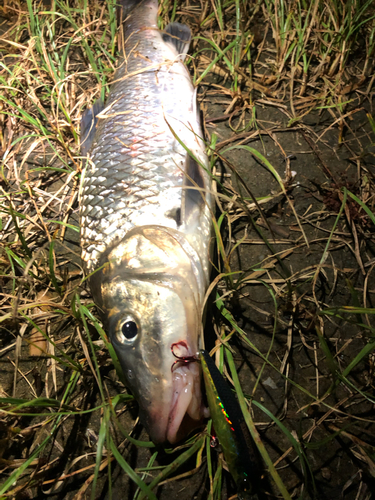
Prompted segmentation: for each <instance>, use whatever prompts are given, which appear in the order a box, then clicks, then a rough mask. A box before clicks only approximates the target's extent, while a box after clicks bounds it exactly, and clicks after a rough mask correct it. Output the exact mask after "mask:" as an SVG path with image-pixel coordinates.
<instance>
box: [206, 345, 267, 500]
mask: <svg viewBox="0 0 375 500" xmlns="http://www.w3.org/2000/svg"><path fill="white" fill-rule="evenodd" d="M199 360H200V362H201V365H202V372H203V380H204V384H205V388H206V394H207V402H208V406H209V408H210V413H211V418H212V422H213V426H214V428H215V432H216V436H217V438H218V440H219V442H220V444H221V447H222V450H223V454H224V458H225V460H226V462H227V464H228V468H229V472H230V473H231V475H232V477H233V479H234V481H235V483H236V486H237V492H238V493H237V494H238V498H239V499H240V500H257V499H258V496H257V495H256V493H255V490H256V489H257V486H258V484H257V483H258V481H259V468H258V464H257V459H256V456H255V453H254V445H253V442H252V438H251V436H250V433H249V430H248V428H247V425H246V422H245V419H244V417H243V414H242V411H241V408H240V406H239V404H238V401H237V400H236V398H235V397H234V395H233V393H232V391H231V389H230V387H229V386H228V384H227V383H226V381H225V379H224V377H223V376H222V374H221V373H220V372H219V370H218V369H217V367H216V365H215V363H214V361H213V359H212V358H211V357H210V355H209V354H208V352H207V351H205V350H201V351H199Z"/></svg>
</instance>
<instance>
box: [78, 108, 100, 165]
mask: <svg viewBox="0 0 375 500" xmlns="http://www.w3.org/2000/svg"><path fill="white" fill-rule="evenodd" d="M103 109H104V102H103V100H102V99H98V100H97V101H96V102H95V103H94V105H93V106H92V108H88V109H86V110H85V112H84V113H83V115H82V118H81V155H82V156H86V155H87V153H88V151H89V149H90V148H91V145H92V143H93V141H94V136H95V130H96V125H97V122H98V118H97V116H98V114H99V113H100V112H101V111H103Z"/></svg>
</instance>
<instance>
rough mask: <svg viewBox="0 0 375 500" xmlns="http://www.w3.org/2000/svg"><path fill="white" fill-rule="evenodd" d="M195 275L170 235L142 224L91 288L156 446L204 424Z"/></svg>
mask: <svg viewBox="0 0 375 500" xmlns="http://www.w3.org/2000/svg"><path fill="white" fill-rule="evenodd" d="M198 267H199V266H198ZM198 270H199V269H198V268H197V265H196V262H194V258H192V255H190V254H189V250H187V249H186V248H183V247H182V246H181V243H180V242H179V241H178V240H177V239H176V238H174V236H173V235H172V236H171V234H170V232H168V231H166V230H165V228H164V229H159V228H158V227H156V228H155V227H147V226H146V227H143V228H141V229H137V230H135V231H132V232H131V234H129V235H128V236H127V238H126V240H124V241H123V242H121V244H119V245H118V246H116V248H115V249H113V250H112V251H111V253H110V254H109V255H108V260H107V264H106V265H104V267H103V268H102V271H101V272H100V273H99V277H97V278H96V281H95V280H94V281H91V283H90V284H91V287H92V289H93V294H94V298H95V300H96V302H97V303H98V304H99V305H100V308H101V309H102V314H103V321H104V324H105V328H106V330H107V332H108V335H109V338H110V340H111V342H112V344H113V346H114V348H115V351H116V353H117V356H118V358H119V361H120V364H121V367H122V370H123V373H124V375H125V378H126V382H127V385H128V386H129V388H130V389H131V391H132V393H133V394H134V396H135V398H136V399H137V401H138V403H139V407H140V418H141V422H142V423H143V425H144V426H145V427H146V429H147V430H148V432H149V434H150V437H151V439H152V440H153V441H154V442H155V443H163V442H166V441H169V442H170V443H171V444H173V443H175V442H177V441H179V440H180V439H182V438H183V437H185V436H186V435H187V434H188V432H189V431H190V430H192V429H193V428H196V427H197V426H198V425H199V424H200V423H201V422H202V419H203V414H204V407H203V405H202V397H201V382H200V366H199V364H198V363H196V362H194V361H193V359H194V357H195V355H196V353H197V351H198V337H199V334H200V331H201V328H202V320H201V313H202V311H201V307H200V298H199V292H198V289H199V286H198V284H197V276H199V273H198ZM96 274H97V273H95V274H94V275H93V276H95V275H96ZM95 295H96V297H95ZM176 356H177V357H176Z"/></svg>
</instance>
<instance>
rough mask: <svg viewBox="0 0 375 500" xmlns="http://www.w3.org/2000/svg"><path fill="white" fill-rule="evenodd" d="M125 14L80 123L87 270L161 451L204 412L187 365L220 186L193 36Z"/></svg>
mask: <svg viewBox="0 0 375 500" xmlns="http://www.w3.org/2000/svg"><path fill="white" fill-rule="evenodd" d="M121 4H122V13H123V16H122V18H123V19H124V21H123V23H122V24H123V30H124V37H123V38H124V49H123V53H122V56H121V59H120V61H119V65H118V68H117V71H116V73H115V78H114V83H113V84H112V86H111V89H110V93H109V96H108V100H107V103H106V105H105V108H104V105H103V103H102V102H101V101H98V102H96V103H95V105H94V106H93V108H92V109H89V110H86V111H85V113H84V115H83V117H82V122H81V153H82V155H84V156H85V155H88V161H87V166H86V169H85V171H84V174H83V180H82V184H81V192H80V225H81V245H82V259H83V262H84V267H85V271H86V273H88V274H90V276H89V283H90V287H91V290H92V294H93V297H94V301H95V303H96V304H97V306H98V308H99V310H100V311H101V314H102V319H103V323H104V326H105V328H106V331H107V332H108V335H109V338H110V340H111V342H112V343H113V346H114V348H115V350H116V353H117V355H118V358H119V361H120V363H121V366H122V369H123V372H124V375H125V378H126V381H127V383H128V385H129V387H130V389H131V391H132V392H133V394H134V396H135V397H136V399H137V401H138V403H139V407H140V417H141V421H142V423H143V424H144V425H145V427H146V429H147V430H148V432H149V434H150V436H151V439H152V440H153V441H154V442H156V443H161V442H165V441H169V442H170V443H175V442H176V441H178V440H180V439H181V438H182V437H184V436H185V435H186V434H187V433H188V432H189V431H190V430H191V429H193V428H194V427H196V426H197V425H199V424H200V423H201V421H202V418H203V415H204V413H205V412H204V406H203V404H202V398H201V387H200V386H201V383H200V368H199V364H198V363H188V362H184V360H185V361H187V359H188V358H189V357H192V356H194V355H195V353H196V352H197V350H198V338H199V335H200V333H201V331H202V313H203V299H204V295H205V292H206V289H207V286H208V280H209V270H210V246H211V236H212V235H211V229H212V203H213V199H212V195H211V193H210V189H211V179H210V175H209V173H208V170H207V168H208V161H207V157H206V154H205V148H204V144H203V141H202V136H203V134H202V129H201V126H200V121H199V111H198V109H197V103H196V92H195V89H194V87H193V85H192V83H191V79H190V75H189V73H188V71H187V69H186V67H185V66H184V64H183V60H184V58H185V56H186V53H187V50H188V46H189V42H190V38H191V34H190V29H189V28H188V27H187V26H185V25H183V24H179V23H172V24H170V25H169V26H167V28H166V29H165V30H164V31H160V30H159V29H158V27H157V11H158V3H157V0H143V1H139V0H138V1H137V0H122V2H121ZM184 146H185V147H184ZM174 354H175V355H177V356H180V358H183V359H181V360H180V361H178V360H177V363H175V362H176V357H175V356H174Z"/></svg>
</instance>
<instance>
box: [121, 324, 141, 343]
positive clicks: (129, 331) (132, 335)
mask: <svg viewBox="0 0 375 500" xmlns="http://www.w3.org/2000/svg"><path fill="white" fill-rule="evenodd" d="M119 326H120V327H119V329H118V330H117V333H116V338H117V340H118V341H119V342H120V343H121V344H125V343H127V342H131V341H134V340H135V339H136V337H137V335H138V332H139V328H138V325H137V323H136V322H135V321H134V319H133V318H126V319H125V321H123V322H122V323H120V325H119Z"/></svg>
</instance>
